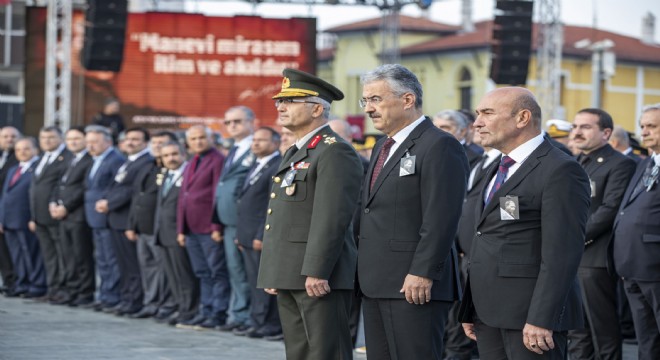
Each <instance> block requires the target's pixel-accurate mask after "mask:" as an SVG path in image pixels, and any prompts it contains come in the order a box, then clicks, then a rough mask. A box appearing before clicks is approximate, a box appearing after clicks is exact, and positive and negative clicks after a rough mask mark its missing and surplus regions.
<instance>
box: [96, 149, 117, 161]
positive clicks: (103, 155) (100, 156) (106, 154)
mask: <svg viewBox="0 0 660 360" xmlns="http://www.w3.org/2000/svg"><path fill="white" fill-rule="evenodd" d="M114 149H115V148H114V147H113V146H109V147H108V148H107V149H105V151H104V152H103V153H102V154H101V155H98V156H94V161H103V159H105V157H106V156H108V154H110V152H111V151H113V150H114Z"/></svg>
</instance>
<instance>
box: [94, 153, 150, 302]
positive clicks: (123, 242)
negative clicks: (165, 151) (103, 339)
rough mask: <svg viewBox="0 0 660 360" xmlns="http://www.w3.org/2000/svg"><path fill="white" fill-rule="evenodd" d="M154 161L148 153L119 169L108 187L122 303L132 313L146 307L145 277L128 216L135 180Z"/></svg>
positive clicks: (109, 211) (109, 217) (107, 195)
mask: <svg viewBox="0 0 660 360" xmlns="http://www.w3.org/2000/svg"><path fill="white" fill-rule="evenodd" d="M153 161H154V158H153V157H152V156H151V155H149V153H148V152H146V153H144V154H143V155H141V156H140V157H138V158H137V159H135V160H134V161H131V160H126V162H124V164H122V166H120V167H119V169H117V173H116V174H115V176H114V180H113V182H112V183H111V184H110V186H109V187H108V191H107V192H106V194H105V197H104V198H105V199H106V200H107V201H108V224H109V225H110V228H111V229H112V230H113V231H112V235H113V238H114V241H113V245H114V247H115V252H116V254H117V262H118V264H119V275H120V280H119V288H120V290H119V292H120V295H119V297H120V301H121V303H123V304H124V307H125V308H126V309H127V310H128V309H130V310H131V312H133V311H132V310H136V309H138V308H141V307H142V300H143V298H144V293H143V291H142V277H141V275H140V266H139V262H138V257H137V248H136V244H135V242H134V241H130V240H128V238H126V234H125V233H124V232H125V231H126V229H127V228H128V215H129V212H130V208H131V200H132V199H133V189H134V183H135V180H136V179H137V177H138V174H139V173H140V171H141V170H142V169H144V168H145V167H148V166H149V165H150V164H151V163H153Z"/></svg>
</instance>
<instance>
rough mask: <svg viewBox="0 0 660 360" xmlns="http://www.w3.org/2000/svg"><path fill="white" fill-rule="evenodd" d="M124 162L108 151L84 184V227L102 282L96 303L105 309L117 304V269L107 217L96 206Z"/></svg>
mask: <svg viewBox="0 0 660 360" xmlns="http://www.w3.org/2000/svg"><path fill="white" fill-rule="evenodd" d="M124 161H125V159H124V156H123V155H121V154H120V153H119V152H118V151H117V150H115V149H111V150H110V152H108V154H107V155H106V157H105V158H104V159H103V160H102V162H101V164H100V166H98V169H97V170H96V173H94V174H93V176H91V175H92V174H91V170H92V169H93V167H94V165H93V164H92V165H91V166H90V172H89V173H88V174H87V180H86V183H85V217H86V219H87V224H88V225H89V226H90V227H91V228H92V233H93V238H94V248H95V249H96V251H95V255H96V269H97V270H98V275H99V277H100V278H101V286H100V289H99V299H98V300H99V301H100V302H101V303H102V304H104V305H106V306H112V305H115V304H117V303H118V302H119V265H118V263H117V254H116V253H115V247H114V246H113V244H112V243H113V239H112V237H113V236H112V230H111V229H110V227H109V225H108V217H107V215H106V214H101V213H98V212H96V210H95V206H96V202H97V201H98V200H101V199H103V198H105V195H106V193H107V191H108V189H109V188H110V185H111V184H112V182H113V179H114V177H115V173H116V172H117V169H119V167H120V166H121V164H123V163H124Z"/></svg>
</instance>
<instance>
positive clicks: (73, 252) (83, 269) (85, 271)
mask: <svg viewBox="0 0 660 360" xmlns="http://www.w3.org/2000/svg"><path fill="white" fill-rule="evenodd" d="M65 142H66V147H67V150H69V152H70V153H71V155H72V157H71V160H70V161H69V162H68V163H67V164H66V171H65V172H64V174H63V175H62V177H61V178H60V179H59V180H58V184H57V187H56V188H55V191H54V194H53V203H54V205H53V206H52V207H50V215H51V216H52V218H53V219H55V220H57V221H59V227H60V229H59V230H60V243H61V244H62V251H63V254H64V256H65V259H64V267H63V271H64V276H63V279H64V286H63V288H64V289H65V291H66V295H65V299H68V303H69V305H71V306H80V305H87V304H90V303H92V302H93V301H94V290H95V286H94V273H95V272H94V254H93V252H94V248H93V246H92V243H91V241H90V239H91V238H92V231H91V229H90V227H89V225H87V222H86V221H85V211H84V210H85V209H84V202H85V179H86V177H87V173H88V172H89V168H90V167H91V166H92V157H91V156H90V155H89V153H88V152H87V149H86V148H85V147H86V144H85V130H84V129H83V128H79V127H73V128H71V129H69V130H68V131H67V132H66V134H65Z"/></svg>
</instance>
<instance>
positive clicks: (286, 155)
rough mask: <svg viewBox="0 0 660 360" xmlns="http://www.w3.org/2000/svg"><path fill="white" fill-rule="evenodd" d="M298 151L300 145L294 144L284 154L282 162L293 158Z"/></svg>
mask: <svg viewBox="0 0 660 360" xmlns="http://www.w3.org/2000/svg"><path fill="white" fill-rule="evenodd" d="M296 151H298V147H297V146H296V145H295V144H294V145H292V146H291V147H290V148H289V149H288V150H287V151H286V152H285V153H284V156H283V157H282V164H286V163H287V162H288V161H289V159H291V157H292V156H293V154H295V153H296Z"/></svg>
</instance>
